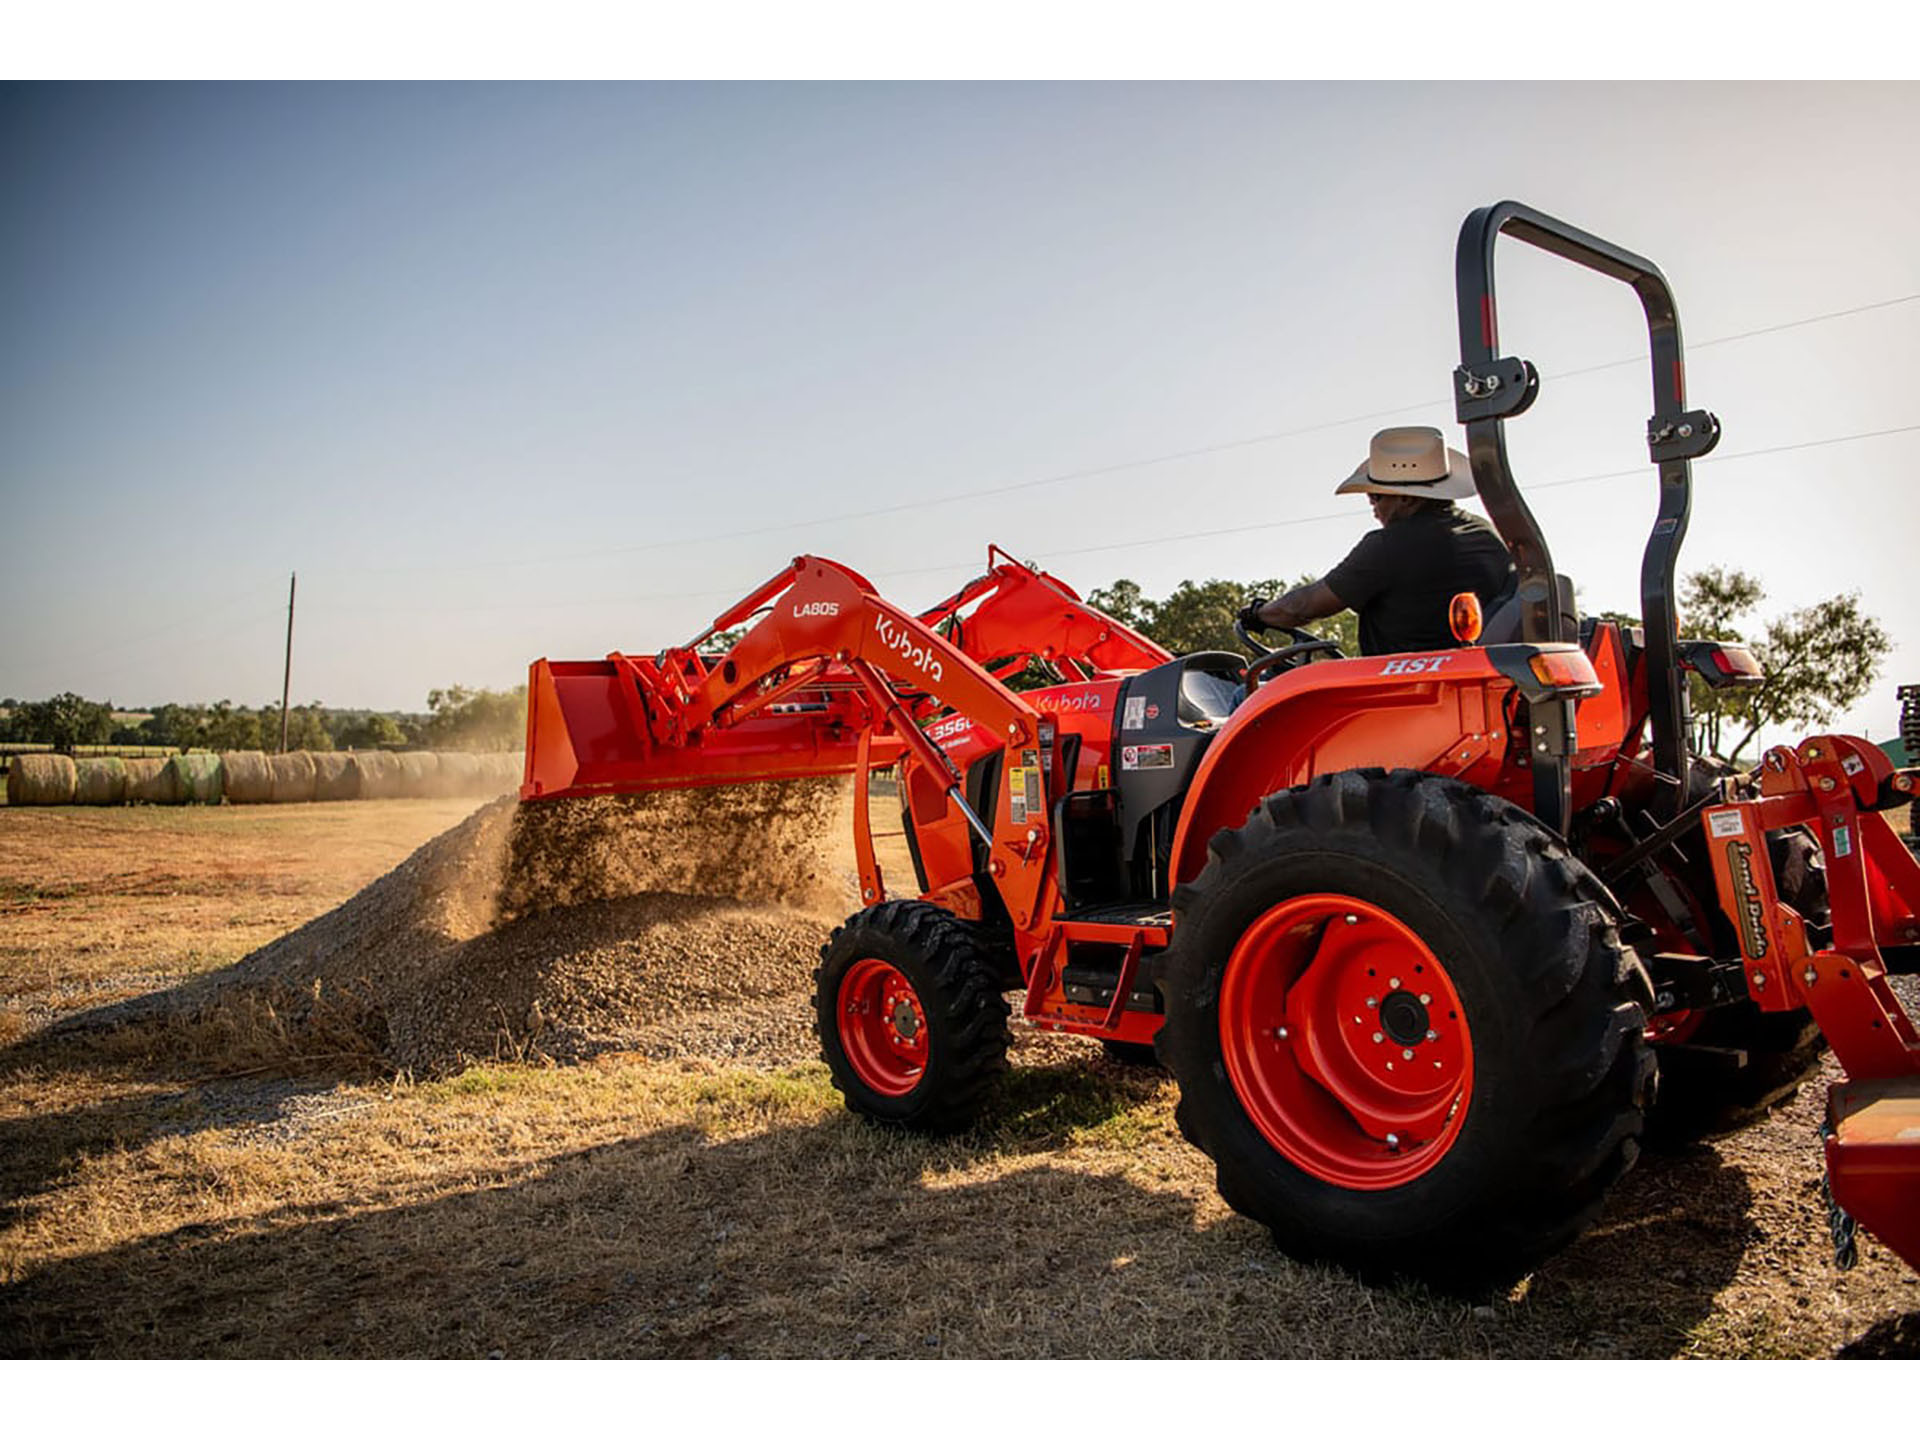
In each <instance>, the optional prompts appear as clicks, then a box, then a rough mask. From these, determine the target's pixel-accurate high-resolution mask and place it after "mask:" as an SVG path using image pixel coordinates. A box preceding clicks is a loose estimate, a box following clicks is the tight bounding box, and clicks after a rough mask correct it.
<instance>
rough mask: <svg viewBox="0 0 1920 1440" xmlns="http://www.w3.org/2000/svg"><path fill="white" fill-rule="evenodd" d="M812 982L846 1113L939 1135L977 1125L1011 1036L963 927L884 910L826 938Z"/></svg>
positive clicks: (894, 905) (819, 1029)
mask: <svg viewBox="0 0 1920 1440" xmlns="http://www.w3.org/2000/svg"><path fill="white" fill-rule="evenodd" d="M813 978H814V998H813V1008H814V1030H815V1033H816V1034H817V1035H818V1036H819V1039H820V1053H821V1057H822V1058H823V1059H824V1060H825V1061H826V1062H827V1069H828V1070H829V1071H830V1072H831V1074H832V1078H833V1084H834V1088H835V1089H837V1090H839V1091H840V1093H841V1094H842V1096H844V1097H845V1099H846V1103H847V1108H848V1109H849V1110H851V1111H853V1112H854V1113H855V1114H857V1115H863V1116H865V1117H866V1118H867V1119H869V1120H873V1121H876V1122H878V1123H880V1124H882V1125H891V1126H896V1127H899V1128H901V1129H906V1130H917V1131H922V1132H924V1133H928V1134H935V1135H944V1134H950V1133H952V1132H954V1131H957V1130H963V1129H965V1128H966V1127H967V1126H968V1125H970V1124H972V1123H973V1121H974V1120H975V1119H976V1118H977V1117H978V1116H979V1114H980V1111H981V1110H982V1108H983V1107H984V1106H985V1105H986V1103H987V1100H988V1099H989V1097H990V1095H991V1093H992V1090H993V1086H994V1082H995V1081H996V1080H997V1079H998V1077H999V1076H1000V1074H1001V1073H1002V1072H1003V1071H1005V1069H1006V1068H1007V1045H1008V1043H1009V1041H1010V1039H1011V1036H1010V1035H1009V1033H1008V1030H1007V1016H1008V1013H1009V1012H1008V1008H1007V1002H1006V997H1005V996H1004V995H1002V993H1001V991H1000V974H999V970H998V969H997V968H996V966H995V965H994V962H993V958H992V956H991V955H990V954H989V953H988V951H987V950H986V949H985V948H984V947H983V946H982V945H981V944H980V943H979V940H978V938H977V937H976V935H975V933H974V929H973V927H972V926H971V925H969V924H968V923H967V922H966V921H964V920H961V919H958V918H957V917H955V916H954V915H952V914H950V913H949V912H947V911H945V910H942V909H941V908H940V907H939V906H937V905H930V904H927V903H926V902H924V901H919V900H889V901H887V902H885V903H884V904H880V905H875V906H873V907H871V908H870V909H866V910H862V911H861V912H860V913H859V914H857V915H854V916H853V917H852V918H851V919H849V920H848V921H847V922H846V923H845V924H844V925H841V926H840V927H839V928H837V929H836V930H835V931H834V932H833V937H832V938H831V939H830V940H829V941H828V942H827V943H826V944H825V945H824V946H822V947H821V950H820V968H819V969H818V970H816V971H815V972H814V977H813Z"/></svg>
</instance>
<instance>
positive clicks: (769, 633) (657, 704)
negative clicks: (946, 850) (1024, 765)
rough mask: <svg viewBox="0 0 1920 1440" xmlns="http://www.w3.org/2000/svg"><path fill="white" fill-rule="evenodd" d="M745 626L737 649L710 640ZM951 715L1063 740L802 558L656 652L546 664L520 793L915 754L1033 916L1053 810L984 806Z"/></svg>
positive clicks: (958, 652) (623, 788) (695, 779)
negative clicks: (963, 765)
mask: <svg viewBox="0 0 1920 1440" xmlns="http://www.w3.org/2000/svg"><path fill="white" fill-rule="evenodd" d="M1094 613H1097V612H1094ZM756 615H757V616H758V617H759V618H757V619H752V617H754V616H756ZM747 620H751V624H750V625H749V627H748V629H747V631H746V633H745V634H744V635H742V636H741V637H740V638H739V639H738V640H737V641H736V642H735V643H734V644H733V645H732V647H731V648H729V649H728V650H727V651H726V652H725V653H724V654H707V653H702V652H701V651H700V650H699V649H698V646H699V645H700V644H701V643H702V642H703V641H704V640H706V639H707V638H708V637H709V636H711V635H713V634H714V633H717V632H718V631H721V630H726V629H729V628H731V627H733V626H736V625H738V624H740V623H741V622H742V621H747ZM947 711H952V712H954V713H956V714H959V715H963V716H965V717H966V718H967V719H968V720H969V721H971V722H972V723H973V725H974V726H975V727H976V728H977V729H980V730H984V731H986V732H987V733H990V734H992V735H993V736H995V737H996V738H997V739H998V741H999V743H1001V744H1002V745H1004V746H1006V747H1008V748H1009V749H1010V750H1016V751H1017V750H1019V749H1021V748H1023V747H1031V748H1035V749H1036V750H1049V751H1050V749H1051V741H1052V733H1053V725H1052V722H1051V721H1049V720H1043V718H1042V717H1041V715H1040V714H1039V712H1038V711H1036V710H1035V709H1034V708H1033V707H1032V706H1031V705H1029V704H1028V703H1027V702H1026V701H1024V700H1022V699H1021V698H1020V696H1019V695H1017V694H1015V693H1014V692H1013V691H1011V690H1009V689H1008V688H1007V687H1006V686H1005V685H1003V684H1001V683H1000V681H998V680H997V679H995V678H994V677H993V675H992V674H990V673H989V672H988V671H987V670H985V669H984V668H982V666H980V665H979V664H978V663H976V662H975V661H974V660H973V659H972V658H970V657H969V656H968V654H967V653H966V652H965V651H964V650H962V649H961V648H960V647H959V646H957V645H955V644H953V643H952V642H951V641H949V640H948V639H946V638H945V637H943V636H941V635H940V634H939V633H937V632H936V631H935V630H933V629H932V628H930V627H929V626H927V625H926V624H923V623H922V622H921V620H920V619H918V618H916V617H915V616H913V615H910V614H908V613H907V612H906V611H904V610H901V609H900V608H898V607H897V606H894V605H890V604H888V603H887V602H886V601H885V600H882V599H881V598H880V597H879V596H878V595H877V594H875V593H874V590H873V587H872V586H871V585H870V584H869V583H868V582H867V581H866V580H865V579H864V578H862V577H861V576H860V575H859V574H857V573H856V572H855V571H853V570H851V569H849V568H847V567H846V566H844V565H840V564H837V563H835V562H834V561H831V560H823V559H821V558H819V557H817V556H811V555H803V556H801V557H799V558H798V559H796V560H795V561H794V562H793V563H792V564H791V565H790V566H788V567H787V568H785V569H784V570H782V571H780V572H779V573H778V574H776V575H774V576H773V577H772V578H771V579H769V580H768V581H767V582H766V583H765V584H763V585H761V586H759V587H758V588H757V589H755V590H754V591H752V592H751V593H750V594H748V595H747V596H745V597H743V598H742V599H741V600H740V601H739V602H737V603H736V604H735V605H733V606H731V607H730V608H729V609H728V610H726V611H724V612H722V614H721V615H720V616H718V617H717V618H716V619H715V621H714V622H713V624H712V626H711V627H709V629H708V630H707V632H706V633H705V634H704V635H703V636H701V637H700V639H699V640H696V641H695V642H694V643H693V644H692V645H688V646H683V647H676V648H671V649H668V650H665V651H663V652H661V654H660V655H659V656H658V657H655V658H651V659H649V658H646V657H632V656H625V655H619V654H615V655H611V656H609V657H608V658H607V659H606V660H605V661H598V662H581V661H573V662H568V661H547V660H540V661H536V662H535V663H534V666H533V672H532V677H531V683H530V689H529V703H528V711H527V729H528V743H527V780H526V783H525V784H524V785H523V786H522V787H521V798H522V799H523V800H537V799H544V798H554V797H558V796H577V795H588V794H637V793H643V792H646V791H650V790H658V789H671V788H682V787H690V786H703V785H729V784H739V783H745V782H748V781H754V780H769V779H791V778H798V777H801V776H808V775H836V774H852V773H856V772H862V773H864V772H865V771H866V770H868V769H871V768H874V767H877V766H880V765H885V764H890V763H892V762H893V761H894V760H895V759H897V758H898V757H899V756H900V755H901V754H902V752H905V753H907V754H910V755H911V756H912V757H913V758H914V759H915V760H916V761H917V762H918V763H919V765H920V766H922V767H924V768H925V770H926V771H927V772H928V773H929V774H931V775H933V776H936V777H943V778H944V782H945V783H944V785H943V787H942V788H943V790H944V799H945V803H946V804H947V805H949V806H952V807H954V808H956V809H957V810H958V811H959V812H960V813H961V814H963V815H964V816H965V818H966V820H967V823H968V824H969V825H970V826H971V827H972V828H973V830H974V831H975V832H976V833H977V834H978V835H979V836H980V838H981V839H982V840H983V841H985V842H986V843H987V845H988V847H989V850H990V852H991V863H990V865H989V873H990V874H991V875H992V876H993V877H994V879H995V881H996V883H997V884H998V885H999V887H1000V889H1001V892H1002V898H1003V899H1004V900H1005V901H1006V904H1007V908H1008V911H1009V913H1011V914H1012V915H1014V916H1015V917H1016V918H1017V920H1018V922H1019V923H1023V924H1024V923H1027V921H1028V920H1030V918H1031V917H1032V916H1033V915H1034V914H1035V913H1036V911H1037V910H1038V908H1039V899H1040V894H1041V891H1042V889H1043V888H1044V886H1045V884H1046V879H1047V874H1048V866H1047V858H1048V855H1049V853H1050V848H1049V834H1048V827H1047V820H1046V815H1047V807H1046V806H1045V805H1044V804H1043V805H1041V806H1040V807H1038V809H1037V811H1036V812H1035V813H1034V814H1032V815H1029V816H1027V817H1025V818H1024V819H1023V820H1021V821H1019V822H1017V823H1016V822H1015V821H1014V820H1013V819H1012V818H1011V816H1010V814H1009V813H1008V812H1006V811H1004V810H1003V811H1002V812H1001V813H999V814H997V815H994V816H988V817H985V818H983V817H981V816H979V815H977V814H975V813H974V812H973V810H972V809H971V808H970V807H969V806H968V805H967V802H966V799H965V797H964V795H963V793H962V790H961V786H960V777H959V774H958V772H957V771H956V770H955V768H954V766H953V764H952V763H951V762H950V761H949V760H948V759H947V756H946V754H945V752H944V751H942V750H941V749H940V747H939V746H938V745H936V744H934V743H933V742H932V741H931V740H929V739H928V738H927V736H926V735H925V733H924V732H923V729H922V722H924V721H926V720H928V719H931V718H933V717H934V716H936V715H939V714H942V713H944V712H947ZM857 788H858V787H856V790H857ZM856 830H857V831H863V830H864V827H863V826H856ZM855 838H856V845H857V846H858V848H859V850H860V852H861V853H860V860H861V871H862V882H863V887H864V888H866V889H867V890H869V891H873V892H876V893H877V892H878V890H879V886H878V884H877V883H875V873H876V872H875V871H874V866H873V862H872V859H871V850H870V844H871V842H870V837H867V836H865V835H863V834H860V833H857V834H856V837H855Z"/></svg>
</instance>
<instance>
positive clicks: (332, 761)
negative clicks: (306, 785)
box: [313, 750, 360, 800]
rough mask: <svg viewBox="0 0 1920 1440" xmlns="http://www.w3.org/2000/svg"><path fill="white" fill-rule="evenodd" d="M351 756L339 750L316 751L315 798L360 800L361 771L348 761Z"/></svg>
mask: <svg viewBox="0 0 1920 1440" xmlns="http://www.w3.org/2000/svg"><path fill="white" fill-rule="evenodd" d="M351 758H352V757H351V756H348V755H343V754H341V753H340V752H339V751H337V750H320V751H316V752H315V753H314V757H313V798H314V799H316V800H358V799H359V798H360V772H359V771H358V770H355V769H354V768H353V767H352V766H351V765H350V764H348V763H347V762H348V761H349V760H350V759H351Z"/></svg>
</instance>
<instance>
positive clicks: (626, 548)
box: [349, 291, 1920, 575]
mask: <svg viewBox="0 0 1920 1440" xmlns="http://www.w3.org/2000/svg"><path fill="white" fill-rule="evenodd" d="M1915 300H1920V291H1916V292H1914V293H1912V294H1908V295H1896V296H1894V297H1892V298H1890V299H1886V300H1875V301H1872V302H1870V303H1868V304H1865V305H1854V306H1850V307H1848V308H1847V309H1844V310H1829V311H1826V312H1825V313H1823V314H1819V315H1808V316H1805V317H1803V318H1801V319H1798V320H1783V321H1781V322H1780V323H1778V324H1775V325H1763V326H1761V327H1760V328H1758V329H1755V330H1743V331H1740V332H1738V333H1737V334H1733V335H1721V336H1717V337H1715V338H1713V339H1709V340H1699V341H1694V342H1692V343H1691V344H1690V345H1689V346H1688V348H1689V349H1690V350H1696V351H1697V350H1706V349H1710V348H1712V347H1713V346H1716V345H1730V344H1733V343H1734V342H1736V341H1740V340H1751V339H1754V338H1755V337H1757V336H1762V335H1775V334H1779V333H1780V332H1782V331H1785V330H1797V329H1802V328H1804V327H1806V326H1809V325H1820V324H1825V323H1827V322H1828V321H1832V320H1843V319H1846V318H1848V317H1850V316H1854V315H1863V314H1866V313H1868V312H1870V311H1875V310H1886V309H1891V308H1893V307H1894V306H1898V305H1906V304H1910V303H1912V302H1913V301H1915ZM1647 363H1648V360H1647V357H1646V356H1645V355H1635V356H1629V357H1627V358H1625V359H1621V360H1607V361H1603V362H1601V363H1600V364H1597V365H1586V366H1582V367H1579V368H1577V369H1573V370H1558V371H1555V372H1553V375H1552V376H1551V378H1553V379H1556V380H1566V379H1572V378H1573V377H1575V376H1579V375H1592V374H1597V373H1599V372H1600V371H1603V370H1616V369H1619V368H1621V367H1623V366H1627V365H1644V364H1647ZM1449 402H1450V397H1449V396H1439V397H1437V398H1435V399H1431V400H1423V401H1420V402H1417V403H1415V404H1411V405H1396V406H1393V407H1391V408H1389V409H1385V410H1369V411H1365V412H1363V413H1360V414H1354V415H1346V416H1342V417H1341V418H1340V419H1338V420H1324V421H1320V422H1318V423H1316V424H1312V425H1298V426H1294V427H1292V428H1290V429H1286V430H1270V431H1267V432H1265V433H1262V434H1259V435H1248V436H1244V437H1242V438H1240V439H1237V440H1222V441H1218V442H1216V443H1214V444H1210V445H1196V446H1191V447H1189V448H1187V449H1184V450H1170V451H1167V452H1166V453H1164V454H1159V455H1149V456H1145V457H1142V458H1140V459H1135V460H1122V461H1116V462H1114V463H1113V464H1109V465H1096V466H1090V467H1088V468H1085V469H1080V470H1066V471H1061V472H1060V473H1058V474H1054V475H1043V476H1039V477H1037V478H1035V479H1031V480H1016V481H1011V482H1009V483H1007V484H1004V485H992V486H987V487H984V488H981V489H976V490H964V491H960V492H957V493H951V494H946V495H934V496H929V497H927V498H925V499H921V500H903V501H900V502H899V503H897V504H892V505H880V506H874V507H872V508H869V509H865V510H848V511H843V512H841V513H839V514H836V515H823V516H816V517H813V518H811V519H806V520H786V521H781V522H779V523H777V524H773V525H761V526H755V527H753V528H751V529H746V530H727V531H715V532H713V533H711V534H707V535H695V536H687V537H681V538H677V539H672V540H649V541H645V542H643V543H641V544H639V545H622V546H610V547H605V548H601V549H595V550H576V551H571V552H569V553H567V554H564V555H555V556H550V557H547V558H545V559H539V560H519V559H510V560H498V561H476V562H466V563H461V564H455V565H446V566H422V567H411V568H373V567H349V568H350V569H352V570H354V572H355V573H362V574H390V575H400V574H417V573H421V571H424V570H431V571H448V570H493V569H515V568H521V567H530V566H539V565H557V564H564V563H567V562H569V561H574V560H590V559H599V558H604V557H607V556H613V555H640V554H646V553H649V552H652V551H656V550H666V549H672V548H675V547H677V546H683V545H705V544H711V543H713V542H715V541H720V540H751V539H757V538H759V537H761V536H764V535H779V534H785V533H787V532H789V531H793V530H807V529H812V528H815V527H817V526H821V525H837V524H842V523H845V522H847V521H852V520H873V519H880V518H883V517H885V516H888V515H900V514H904V513H907V512H909V511H913V510H925V509H930V508H933V507H935V506H940V505H957V504H960V503H963V502H965V501H969V500H989V499H993V498H995V497H997V496H1001V495H1013V494H1019V493H1022V492H1025V491H1029V490H1038V489H1042V488H1045V487H1048V486H1053V485H1064V484H1068V483H1070V482H1072V481H1076V480H1092V479H1098V478H1099V477H1101V476H1104V475H1118V474H1122V473H1124V472H1126V471H1129V470H1144V469H1151V468H1153V467H1155V466H1159V465H1171V464H1176V463H1178V462H1180V461H1183V460H1198V459H1203V458H1205V457H1207V456H1210V455H1223V454H1227V453H1229V452H1231V451H1235V450H1246V449H1250V448H1252V447H1254V446H1259V445H1273V444H1277V443H1279V442H1280V441H1282V440H1295V439H1299V438H1300V437H1302V436H1305V435H1314V434H1319V433H1321V432H1323V431H1327V430H1338V429H1341V428H1343V427H1345V426H1349V425H1359V424H1363V423H1365V422H1366V421H1369V420H1386V419H1390V418H1392V417H1393V416H1396V415H1406V414H1411V413H1413V412H1415V411H1419V410H1428V409H1432V408H1433V407H1435V406H1440V405H1446V404H1448V403H1449ZM1756 453H1757V452H1756ZM1215 533H1218V532H1215Z"/></svg>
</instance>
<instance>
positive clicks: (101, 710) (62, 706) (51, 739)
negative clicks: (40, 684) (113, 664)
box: [12, 690, 113, 754]
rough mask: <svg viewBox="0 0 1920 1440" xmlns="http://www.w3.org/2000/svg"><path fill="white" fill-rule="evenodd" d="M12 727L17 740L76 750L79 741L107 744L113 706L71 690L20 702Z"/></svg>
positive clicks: (110, 732) (83, 743)
mask: <svg viewBox="0 0 1920 1440" xmlns="http://www.w3.org/2000/svg"><path fill="white" fill-rule="evenodd" d="M12 728H13V731H14V736H13V738H14V739H16V740H20V741H23V742H25V743H28V744H33V745H51V746H53V748H54V749H56V750H59V751H62V752H63V753H66V754H72V753H73V749H74V747H75V746H76V745H105V744H106V743H107V742H108V741H109V740H110V739H112V738H113V706H112V705H110V704H109V705H102V704H100V703H99V702H98V701H94V700H88V699H86V698H84V697H83V696H79V695H76V694H74V693H73V692H72V691H71V690H68V691H64V692H63V693H61V694H59V695H55V696H54V697H53V698H51V699H49V700H36V701H34V702H32V703H31V704H27V705H22V706H19V707H18V708H17V709H15V710H14V712H13V727H12Z"/></svg>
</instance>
